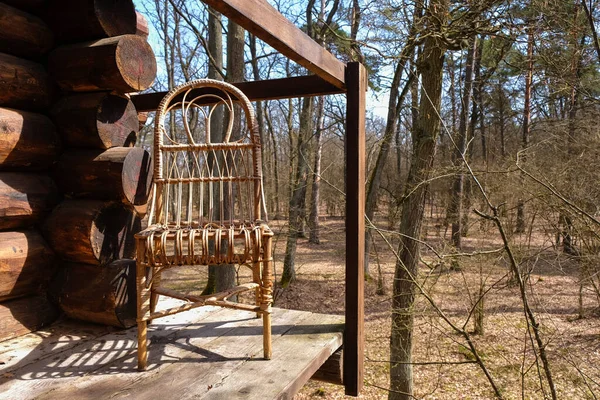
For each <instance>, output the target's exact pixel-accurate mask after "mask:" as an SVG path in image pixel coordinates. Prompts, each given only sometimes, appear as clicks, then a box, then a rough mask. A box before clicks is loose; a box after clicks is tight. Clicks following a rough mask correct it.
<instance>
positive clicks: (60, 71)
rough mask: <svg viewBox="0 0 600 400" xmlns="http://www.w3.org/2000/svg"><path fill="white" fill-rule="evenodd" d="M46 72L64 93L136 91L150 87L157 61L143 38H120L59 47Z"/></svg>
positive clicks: (51, 57) (52, 56)
mask: <svg viewBox="0 0 600 400" xmlns="http://www.w3.org/2000/svg"><path fill="white" fill-rule="evenodd" d="M48 70H49V72H50V75H52V77H53V78H54V79H55V80H56V82H57V83H58V85H59V86H60V87H61V89H63V90H65V91H70V92H91V91H98V90H116V91H118V92H121V93H128V92H139V91H142V90H145V89H147V88H149V87H150V86H152V83H153V82H154V78H156V58H155V57H154V53H153V51H152V48H151V47H150V45H149V44H148V42H146V39H144V38H143V37H141V36H137V35H123V36H117V37H112V38H107V39H101V40H96V41H93V42H85V43H78V44H74V45H68V46H62V47H59V48H57V49H55V50H54V51H52V53H50V56H49V58H48Z"/></svg>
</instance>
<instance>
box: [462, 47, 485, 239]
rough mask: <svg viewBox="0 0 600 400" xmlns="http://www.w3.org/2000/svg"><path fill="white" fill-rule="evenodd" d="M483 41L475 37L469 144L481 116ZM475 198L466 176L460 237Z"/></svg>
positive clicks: (470, 152) (469, 152) (468, 155)
mask: <svg viewBox="0 0 600 400" xmlns="http://www.w3.org/2000/svg"><path fill="white" fill-rule="evenodd" d="M482 41H483V39H482V40H481V41H480V39H479V38H477V37H475V43H474V47H475V48H474V49H473V57H474V59H473V76H474V77H473V85H472V86H473V105H472V107H471V119H470V120H469V128H468V130H467V143H472V142H474V139H475V129H476V127H477V122H478V121H479V118H480V115H481V111H480V110H481V85H482V83H481V48H482V45H483V43H482ZM474 151H475V146H474V145H471V146H470V147H468V149H467V152H466V153H465V157H466V158H467V161H468V162H471V161H472V160H473V153H474ZM472 197H473V179H472V178H471V176H470V175H468V174H467V175H466V176H465V182H464V190H463V200H462V210H463V211H462V215H461V224H460V235H461V236H462V237H466V236H467V235H468V233H469V215H470V212H471V200H472Z"/></svg>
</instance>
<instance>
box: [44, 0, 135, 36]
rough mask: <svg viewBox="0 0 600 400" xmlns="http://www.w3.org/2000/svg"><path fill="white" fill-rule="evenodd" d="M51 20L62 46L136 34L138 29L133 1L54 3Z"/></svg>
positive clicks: (64, 0) (66, 0)
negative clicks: (63, 44)
mask: <svg viewBox="0 0 600 400" xmlns="http://www.w3.org/2000/svg"><path fill="white" fill-rule="evenodd" d="M47 18H48V22H49V24H50V26H51V27H52V29H53V30H54V32H55V34H56V37H57V40H58V41H60V42H61V43H76V42H83V41H86V40H95V39H103V38H107V37H113V36H120V35H126V34H134V33H135V32H136V26H137V25H136V22H137V18H136V14H135V6H134V5H133V1H131V0H118V1H116V0H51V1H50V4H49V7H48V14H47Z"/></svg>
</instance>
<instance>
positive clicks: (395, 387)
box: [389, 0, 449, 400]
mask: <svg viewBox="0 0 600 400" xmlns="http://www.w3.org/2000/svg"><path fill="white" fill-rule="evenodd" d="M448 9H449V3H448V1H447V0H432V1H431V2H430V4H429V7H428V10H427V14H426V18H427V19H428V21H429V24H428V28H429V29H430V31H436V30H437V31H439V30H440V29H442V27H443V26H444V25H445V23H446V19H447V14H448ZM436 37H437V35H429V36H428V37H427V38H426V39H425V41H424V44H423V52H422V55H421V58H420V60H419V62H418V67H419V69H420V70H421V71H420V75H421V77H422V78H421V81H422V83H421V85H422V89H421V96H420V97H421V102H420V106H419V117H418V119H417V124H416V126H415V127H414V132H413V155H412V163H411V167H410V171H409V174H408V179H407V183H406V190H405V193H406V194H407V198H406V200H405V202H404V205H403V208H402V218H401V223H400V234H401V236H400V244H399V247H398V256H399V259H398V261H397V263H396V268H395V276H394V284H393V298H392V329H391V338H390V359H391V365H390V389H391V390H390V392H389V398H390V399H393V400H396V399H401V400H409V399H412V394H413V374H412V365H411V361H412V345H413V323H414V307H413V306H414V300H415V294H416V293H415V292H416V286H415V282H414V279H416V278H417V272H418V263H419V244H418V242H417V240H418V239H419V236H420V233H421V225H422V222H423V214H424V206H425V195H426V192H427V186H428V185H426V184H424V183H425V182H427V180H428V179H429V176H430V173H431V169H432V167H433V161H434V158H435V150H436V142H437V138H438V135H439V129H440V120H439V118H438V112H439V110H440V103H441V95H442V71H443V66H444V52H445V49H444V44H443V43H441V41H440V40H439V39H437V38H436ZM415 239H417V240H415Z"/></svg>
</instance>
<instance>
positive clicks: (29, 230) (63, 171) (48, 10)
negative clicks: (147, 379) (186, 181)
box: [0, 0, 156, 340]
mask: <svg viewBox="0 0 600 400" xmlns="http://www.w3.org/2000/svg"><path fill="white" fill-rule="evenodd" d="M148 33H149V32H148V24H147V21H146V20H145V18H144V17H143V16H142V15H140V14H137V13H136V11H135V8H134V5H133V1H132V0H121V1H114V0H2V2H0V328H2V329H0V340H5V339H9V338H13V337H16V336H18V335H21V334H24V333H28V332H30V331H33V330H36V329H38V328H40V327H42V326H44V325H47V324H49V323H51V322H52V321H54V320H55V319H56V318H57V316H58V310H59V308H57V307H56V305H59V306H60V308H61V309H62V310H63V312H64V313H65V314H66V315H67V316H69V317H72V318H79V319H85V320H88V321H93V322H98V323H103V324H110V325H115V326H121V327H124V326H130V325H131V324H133V323H134V322H135V318H134V313H135V295H134V294H131V293H132V292H131V290H134V286H133V283H132V282H133V281H134V278H132V273H133V271H134V270H135V268H130V266H131V265H132V264H131V263H132V261H119V260H121V259H127V258H133V257H134V254H135V244H134V240H133V235H134V234H135V233H136V232H137V231H139V230H140V229H141V222H140V216H139V214H138V213H137V211H136V210H143V209H144V208H145V203H146V202H147V200H148V193H149V189H150V182H151V179H152V176H151V171H152V168H151V166H150V164H151V160H150V154H149V153H148V152H146V151H144V150H143V149H139V148H134V147H133V146H134V145H135V142H136V138H137V134H138V132H139V127H140V119H139V116H138V114H137V112H136V110H135V107H134V106H133V104H132V103H131V101H130V100H129V98H128V96H127V93H129V92H137V91H141V90H144V89H146V88H148V87H149V86H150V85H151V84H152V83H153V81H154V78H155V76H156V59H155V57H154V54H153V52H152V49H151V48H150V46H149V44H148V43H147V37H148ZM50 281H51V282H52V285H51V286H52V293H51V296H48V294H49V293H48V287H49V282H50ZM49 299H51V301H50V300H49ZM132 310H133V311H132Z"/></svg>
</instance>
